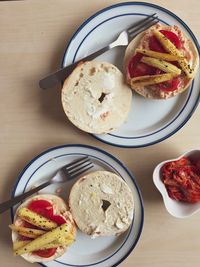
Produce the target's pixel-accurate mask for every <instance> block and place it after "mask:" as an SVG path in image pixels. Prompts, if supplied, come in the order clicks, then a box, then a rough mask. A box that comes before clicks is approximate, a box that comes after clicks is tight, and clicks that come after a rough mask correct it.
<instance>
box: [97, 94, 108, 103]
mask: <svg viewBox="0 0 200 267" xmlns="http://www.w3.org/2000/svg"><path fill="white" fill-rule="evenodd" d="M105 96H106V94H105V93H102V94H101V96H100V97H99V99H98V100H99V102H100V103H102V102H103V100H104V98H105Z"/></svg>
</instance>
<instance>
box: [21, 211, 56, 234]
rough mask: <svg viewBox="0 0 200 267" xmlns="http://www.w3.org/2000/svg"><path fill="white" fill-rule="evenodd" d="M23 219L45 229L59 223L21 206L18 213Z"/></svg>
mask: <svg viewBox="0 0 200 267" xmlns="http://www.w3.org/2000/svg"><path fill="white" fill-rule="evenodd" d="M17 215H18V216H19V217H20V218H21V219H23V220H24V221H26V222H29V223H31V224H33V225H36V226H37V227H39V228H41V229H44V230H51V229H53V228H56V227H57V223H55V222H53V221H51V220H49V219H47V218H45V217H43V216H42V215H39V214H37V213H35V212H33V211H31V210H29V209H27V208H21V209H20V210H19V211H18V214H17Z"/></svg>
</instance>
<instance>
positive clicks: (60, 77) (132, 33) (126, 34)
mask: <svg viewBox="0 0 200 267" xmlns="http://www.w3.org/2000/svg"><path fill="white" fill-rule="evenodd" d="M158 21H159V19H158V16H156V13H154V14H152V15H150V16H148V17H147V18H145V19H142V20H140V21H138V22H137V23H135V24H134V25H132V26H131V27H130V28H128V29H126V30H124V31H122V32H121V33H120V34H119V36H118V38H117V39H116V40H115V41H114V42H112V43H110V44H109V45H107V46H106V47H103V48H101V49H100V50H98V51H96V52H94V53H92V54H90V55H88V56H86V57H84V58H82V59H80V60H78V61H77V62H75V63H73V64H71V65H69V66H67V67H65V68H63V69H60V70H58V71H56V72H54V73H52V74H50V75H48V76H46V77H45V78H43V79H42V80H40V81H39V85H40V87H41V88H43V89H47V88H50V87H53V86H55V85H56V84H57V83H60V82H63V81H64V80H65V79H66V78H67V76H69V74H71V72H72V71H73V69H74V68H75V67H76V66H77V64H78V63H79V62H81V61H82V62H83V61H90V60H92V59H94V58H96V57H98V56H100V55H101V54H103V53H105V52H106V51H108V50H110V49H112V48H114V47H116V46H127V45H128V43H129V42H130V41H131V40H132V39H133V38H135V37H136V36H137V35H138V34H139V33H141V32H142V31H145V30H146V29H148V28H149V27H151V26H153V25H155V24H156V23H158Z"/></svg>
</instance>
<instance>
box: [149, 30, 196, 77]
mask: <svg viewBox="0 0 200 267" xmlns="http://www.w3.org/2000/svg"><path fill="white" fill-rule="evenodd" d="M153 34H154V36H155V37H156V38H157V39H158V41H159V42H160V43H161V44H162V46H163V47H164V48H165V50H167V52H169V53H170V54H171V55H174V56H178V57H179V59H178V63H179V65H180V67H181V68H182V70H183V72H184V73H185V74H186V76H187V77H188V78H193V75H194V69H192V68H191V67H190V65H189V64H188V62H187V60H186V58H184V56H183V54H182V53H181V52H180V51H179V50H178V49H177V48H176V46H175V45H174V44H173V43H172V42H171V41H170V40H169V39H168V38H167V37H166V36H164V35H163V34H162V33H161V32H159V31H156V30H155V31H153Z"/></svg>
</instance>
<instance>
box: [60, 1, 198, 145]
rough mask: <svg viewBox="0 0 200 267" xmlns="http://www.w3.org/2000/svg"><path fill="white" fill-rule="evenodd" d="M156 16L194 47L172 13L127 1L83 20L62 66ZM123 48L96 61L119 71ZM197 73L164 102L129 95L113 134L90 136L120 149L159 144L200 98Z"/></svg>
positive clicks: (189, 112)
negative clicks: (176, 28)
mask: <svg viewBox="0 0 200 267" xmlns="http://www.w3.org/2000/svg"><path fill="white" fill-rule="evenodd" d="M153 13H157V15H158V16H159V18H160V21H161V23H163V24H169V25H178V26H179V27H180V28H181V29H182V30H183V31H184V32H185V33H186V34H187V35H188V36H189V37H190V38H191V39H192V40H193V42H194V43H195V44H196V47H197V49H198V51H200V49H199V45H198V42H197V40H196V38H195V36H194V34H193V33H192V31H191V30H190V29H189V27H188V26H187V25H186V24H185V23H184V22H183V21H182V20H181V19H180V18H178V17H177V16H176V15H175V14H173V13H172V12H170V11H168V10H167V9H164V8H162V7H160V6H157V5H153V4H149V3H140V2H128V3H121V4H117V5H114V6H111V7H108V8H105V9H103V10H101V11H99V12H98V13H96V14H95V15H93V16H92V17H90V18H89V19H88V20H86V21H85V22H84V23H83V24H82V25H81V26H80V27H79V29H78V30H77V31H76V32H75V34H74V35H73V37H72V39H71V41H70V43H69V45H68V46H67V48H66V51H65V54H64V58H63V64H62V65H63V66H67V65H69V64H71V63H73V62H75V61H77V60H79V59H81V58H83V57H84V56H86V55H88V54H90V53H92V52H94V51H95V50H97V49H99V48H102V47H104V46H106V45H107V44H109V43H110V42H111V41H113V40H114V39H115V38H116V37H117V36H118V34H119V33H120V32H121V31H122V30H124V29H126V28H128V27H129V26H130V25H132V24H134V23H135V22H136V21H138V20H140V19H141V18H144V17H146V16H147V15H149V14H153ZM124 51H125V49H124V48H115V49H113V50H111V51H109V52H107V53H105V54H103V55H102V56H100V57H98V58H97V59H96V60H98V61H108V62H111V63H113V64H114V65H116V66H117V67H118V68H119V69H121V70H122V62H123V57H124ZM199 88H200V78H199V74H198V73H197V75H196V78H195V80H194V82H193V83H192V85H191V87H190V89H189V90H187V91H186V92H184V93H182V94H181V95H178V96H176V97H174V98H171V99H168V100H149V99H145V98H143V97H141V96H139V95H138V94H136V93H134V94H133V101H132V108H131V111H130V114H129V117H128V119H127V121H126V122H125V123H124V124H123V125H122V127H120V129H118V130H117V131H115V132H113V133H110V134H106V135H94V136H95V137H96V138H97V139H99V140H101V141H103V142H105V143H108V144H111V145H116V146H121V147H144V146H148V145H152V144H155V143H157V142H160V141H162V140H164V139H166V138H168V137H170V136H171V135H173V134H174V133H175V132H176V131H178V130H179V129H180V128H181V127H182V126H183V125H184V124H185V123H186V122H187V121H188V119H189V118H190V117H191V115H192V114H193V112H194V110H195V109H196V107H197V105H198V102H199V98H200V89H199Z"/></svg>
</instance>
